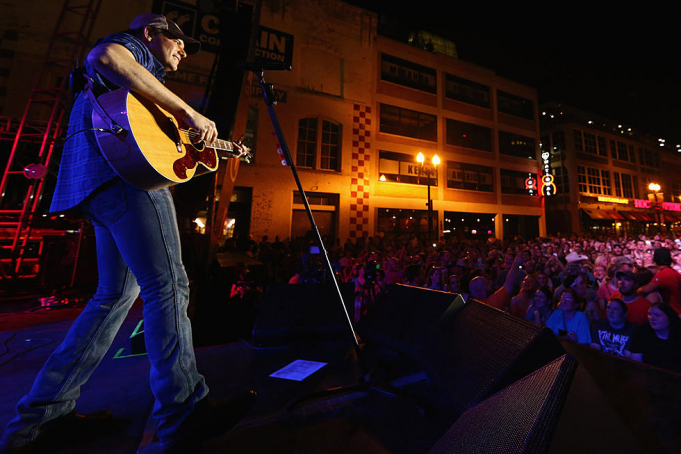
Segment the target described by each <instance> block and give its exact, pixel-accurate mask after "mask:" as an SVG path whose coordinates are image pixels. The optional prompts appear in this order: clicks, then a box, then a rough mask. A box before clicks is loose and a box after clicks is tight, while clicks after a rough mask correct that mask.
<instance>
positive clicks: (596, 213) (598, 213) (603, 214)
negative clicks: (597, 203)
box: [583, 209, 624, 221]
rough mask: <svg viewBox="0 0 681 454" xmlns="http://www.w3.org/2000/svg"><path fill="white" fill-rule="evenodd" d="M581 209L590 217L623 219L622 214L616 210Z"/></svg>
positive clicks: (612, 219) (613, 219)
mask: <svg viewBox="0 0 681 454" xmlns="http://www.w3.org/2000/svg"><path fill="white" fill-rule="evenodd" d="M583 210H584V212H585V213H586V214H587V215H588V216H589V217H590V218H591V219H605V220H611V221H623V220H624V216H622V215H621V214H619V213H618V212H617V211H613V210H587V209H583Z"/></svg>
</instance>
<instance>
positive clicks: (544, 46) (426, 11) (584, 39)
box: [348, 0, 681, 144]
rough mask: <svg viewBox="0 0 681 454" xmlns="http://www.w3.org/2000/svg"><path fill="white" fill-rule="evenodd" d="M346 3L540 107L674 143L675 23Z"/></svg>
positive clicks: (679, 53)
mask: <svg viewBox="0 0 681 454" xmlns="http://www.w3.org/2000/svg"><path fill="white" fill-rule="evenodd" d="M348 3H352V4H356V5H358V6H362V7H363V8H366V9H370V10H373V11H376V12H378V13H379V14H380V15H381V16H382V17H385V18H391V23H392V22H393V21H396V22H398V23H400V24H401V26H402V27H403V28H404V29H405V30H406V29H412V30H418V29H423V30H427V31H431V32H433V33H435V34H437V35H440V36H443V37H445V38H448V39H451V40H452V41H454V43H455V45H456V48H457V51H458V54H459V58H461V59H462V60H466V61H469V62H472V63H475V64H478V65H480V66H484V67H486V68H489V69H492V70H494V71H495V72H496V73H497V74H498V75H499V76H502V77H505V78H508V79H511V80H514V81H517V82H520V83H523V84H526V85H529V86H531V87H534V88H536V89H537V91H538V95H539V102H540V103H541V102H546V101H556V102H560V103H563V104H567V105H570V106H573V107H577V108H580V109H583V110H586V111H589V112H593V113H594V114H597V115H600V116H603V117H606V118H610V119H612V120H614V121H616V122H618V123H622V124H623V125H625V126H627V127H632V128H634V129H635V130H639V131H643V132H646V133H649V134H651V135H653V136H655V137H663V138H665V139H666V140H667V143H669V144H672V143H673V144H677V143H681V109H680V106H681V30H680V29H679V27H678V20H676V19H675V18H672V17H670V18H669V19H664V18H662V19H661V18H660V16H661V14H658V15H655V16H653V15H645V14H639V15H624V16H619V15H607V16H603V15H598V16H599V17H591V16H592V14H591V12H589V11H584V14H582V15H574V14H573V15H566V14H561V13H558V12H557V13H556V14H553V15H546V17H540V16H521V15H504V16H502V15H493V14H492V15H490V13H489V12H488V13H487V14H472V13H466V14H459V13H458V12H457V11H456V6H454V5H456V3H452V2H451V1H448V2H438V1H432V0H421V1H419V2H418V3H417V4H418V5H420V7H419V8H414V6H413V5H414V4H413V3H412V6H407V5H404V4H401V3H400V2H394V1H393V2H382V1H370V2H368V1H361V0H353V1H349V2H348ZM384 4H385V5H386V6H382V5H384ZM440 5H449V7H446V6H440ZM452 8H453V9H452ZM447 10H449V12H448V13H443V11H447ZM556 11H558V10H556ZM386 12H388V14H386ZM463 16H465V17H466V19H465V20H463V19H458V18H459V17H463ZM471 17H473V18H474V19H473V20H471ZM381 23H385V20H384V19H383V18H382V19H381Z"/></svg>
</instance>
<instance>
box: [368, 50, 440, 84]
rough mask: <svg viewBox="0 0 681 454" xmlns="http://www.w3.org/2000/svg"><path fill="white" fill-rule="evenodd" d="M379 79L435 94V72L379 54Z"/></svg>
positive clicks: (425, 67)
mask: <svg viewBox="0 0 681 454" xmlns="http://www.w3.org/2000/svg"><path fill="white" fill-rule="evenodd" d="M381 79H383V80H386V81H388V82H393V83H396V84H399V85H404V86H405V87H410V88H415V89H417V90H421V91H426V92H428V93H433V94H435V93H437V71H435V70H434V69H432V68H428V67H427V66H422V65H418V64H416V63H412V62H410V61H407V60H402V59H401V58H397V57H393V56H392V55H388V54H381Z"/></svg>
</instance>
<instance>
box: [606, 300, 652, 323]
mask: <svg viewBox="0 0 681 454" xmlns="http://www.w3.org/2000/svg"><path fill="white" fill-rule="evenodd" d="M615 298H619V299H621V300H622V301H624V298H622V294H621V293H620V292H615V293H613V294H612V296H611V297H610V299H615ZM624 302H625V303H626V304H627V320H628V321H630V322H631V323H634V324H636V325H644V324H646V323H647V322H648V308H649V307H650V301H648V300H647V299H645V298H644V297H642V296H641V295H638V298H636V299H635V300H634V301H632V302H631V303H627V302H626V301H624Z"/></svg>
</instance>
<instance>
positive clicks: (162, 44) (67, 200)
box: [0, 14, 255, 452]
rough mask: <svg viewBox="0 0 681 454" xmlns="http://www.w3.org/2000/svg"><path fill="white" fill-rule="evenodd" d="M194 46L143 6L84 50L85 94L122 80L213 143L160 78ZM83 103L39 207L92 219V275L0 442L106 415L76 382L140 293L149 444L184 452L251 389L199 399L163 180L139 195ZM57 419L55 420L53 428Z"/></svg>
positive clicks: (17, 441)
mask: <svg viewBox="0 0 681 454" xmlns="http://www.w3.org/2000/svg"><path fill="white" fill-rule="evenodd" d="M199 49H200V43H199V42H198V41H196V40H194V39H192V38H190V37H187V36H185V35H184V33H183V32H182V30H181V29H180V27H179V26H178V25H177V24H175V23H174V22H172V21H170V20H168V19H167V18H166V17H164V16H161V15H157V14H143V15H141V16H138V17H137V18H135V19H134V20H133V21H132V23H131V24H130V29H129V30H127V31H126V32H122V33H114V34H111V35H109V36H107V37H105V38H103V39H101V40H100V41H98V42H97V43H96V44H95V47H94V48H93V49H92V51H91V52H90V53H89V54H88V57H87V62H86V71H87V74H88V75H89V76H90V77H91V78H92V79H93V80H94V82H95V93H96V94H97V95H100V94H102V93H106V92H110V91H112V90H115V89H118V88H124V89H127V90H130V91H131V92H134V93H135V94H137V95H140V96H142V97H144V98H146V99H148V100H150V101H152V102H153V103H155V104H157V105H158V106H160V107H162V108H163V109H165V110H167V111H169V112H171V113H172V114H173V115H174V116H176V117H177V118H179V119H181V120H182V121H184V123H185V124H186V125H187V126H189V127H190V128H191V129H192V130H193V131H194V133H196V135H197V139H198V140H202V141H205V143H206V144H211V143H212V142H213V141H214V140H216V139H217V129H216V126H215V123H214V122H213V121H211V120H210V119H208V118H206V117H204V116H203V115H201V114H199V113H198V112H197V111H196V110H194V109H193V108H192V107H190V106H189V105H188V104H187V103H186V102H184V101H183V100H182V99H180V98H179V97H178V96H177V95H175V94H174V93H173V92H171V91H170V90H169V89H167V88H166V87H165V86H164V85H163V80H164V77H165V73H166V71H176V70H177V69H178V66H179V64H180V62H181V61H182V60H183V59H184V58H185V57H187V54H194V53H196V52H198V51H199ZM92 111H93V107H92V105H91V103H90V101H89V100H88V98H87V97H86V96H84V95H83V94H82V93H81V94H80V95H79V96H78V97H77V98H76V100H75V103H74V106H73V109H72V111H71V117H70V122H69V136H70V137H71V138H70V139H69V140H68V141H67V142H66V144H65V147H64V152H63V155H62V159H61V164H60V168H59V177H58V180H57V186H56V189H55V193H54V197H53V200H52V206H51V211H53V212H54V211H64V210H71V209H78V210H80V211H81V212H82V213H83V214H84V215H85V216H87V217H88V218H89V219H90V220H91V221H92V223H93V224H94V226H95V235H96V239H97V263H98V269H99V283H98V287H97V291H96V293H95V295H94V296H93V297H92V299H91V300H90V301H89V302H88V304H87V306H86V307H85V308H84V310H83V311H82V313H81V315H80V316H79V317H78V318H77V319H76V320H75V322H74V323H73V326H72V327H71V329H70V330H69V332H68V334H67V335H66V338H65V339H64V341H63V343H62V344H61V345H60V346H59V347H58V348H57V349H56V351H55V352H54V353H53V354H52V356H51V357H50V358H49V359H48V360H47V363H46V364H45V366H44V367H43V369H42V371H41V372H40V373H39V374H38V377H37V378H36V380H35V382H34V384H33V387H32V389H31V391H30V392H29V393H28V394H27V395H26V396H24V397H23V398H22V399H21V401H20V402H19V404H18V406H17V412H18V415H17V417H16V418H14V419H13V420H12V421H11V422H10V423H9V424H8V426H7V428H6V429H5V431H4V433H3V438H2V444H1V445H0V450H2V449H5V450H18V449H21V448H23V447H25V446H26V445H29V444H35V441H36V439H37V438H38V436H39V435H40V434H41V433H42V432H45V431H49V428H50V427H51V426H52V427H55V426H56V425H58V424H60V425H65V424H70V425H78V424H82V423H83V422H84V421H92V420H97V419H106V418H110V417H111V413H110V412H99V413H98V414H92V415H79V414H77V413H75V411H74V407H75V405H76V401H75V400H76V398H77V397H78V396H79V395H80V387H81V386H82V385H83V384H84V383H85V382H86V381H87V380H88V378H89V377H90V375H91V374H92V372H93V371H94V369H95V368H96V367H97V365H98V364H99V362H100V361H101V360H102V358H103V357H104V355H105V354H106V352H107V350H108V349H109V347H110V345H111V343H112V341H113V340H114V337H115V335H116V333H117V331H118V329H119V328H120V326H121V324H122V323H123V321H124V319H125V317H126V314H127V313H128V311H129V309H130V307H131V306H132V304H133V302H134V301H135V299H136V298H137V296H138V294H140V293H141V296H142V298H143V299H144V330H145V342H146V346H147V352H148V354H149V360H150V362H151V374H150V383H151V389H152V391H153V394H154V397H155V399H156V402H155V405H154V410H153V411H154V416H155V417H156V419H157V420H158V421H159V422H158V427H157V430H156V434H157V436H158V442H156V443H153V444H152V445H149V446H148V451H149V452H194V450H195V449H196V447H197V446H198V445H199V444H200V441H201V439H203V438H207V437H208V436H211V435H217V434H218V433H219V432H224V431H227V430H229V429H230V428H231V427H232V426H234V425H235V424H236V423H238V421H239V420H240V419H241V418H242V417H243V416H245V414H246V413H248V411H249V410H250V408H251V406H252V404H253V403H254V400H255V394H254V393H253V392H252V391H248V392H245V393H243V394H241V395H239V396H238V397H236V398H234V399H232V400H231V401H222V402H216V401H213V400H212V399H211V401H209V400H208V399H207V398H206V395H207V394H208V387H207V386H206V383H205V380H204V378H203V376H201V375H200V374H199V372H198V371H197V368H196V361H195V357H194V350H193V345H192V334H191V325H190V321H189V319H188V317H187V304H188V300H189V284H188V279H187V275H186V273H185V270H184V267H183V265H182V260H181V249H180V238H179V232H178V227H177V220H176V215H175V209H174V206H173V201H172V198H171V194H170V192H169V190H168V189H167V188H163V189H159V190H153V191H146V190H143V189H139V188H137V187H135V186H133V185H131V184H129V183H127V182H126V181H125V180H123V179H122V178H120V177H119V176H118V175H117V174H116V173H115V171H114V170H113V169H112V167H111V166H110V165H109V164H108V162H107V161H106V159H105V158H104V156H103V155H102V151H101V150H100V149H99V146H98V143H97V140H96V138H95V134H94V132H93V131H92V128H93V125H92ZM60 427H61V426H60Z"/></svg>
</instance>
